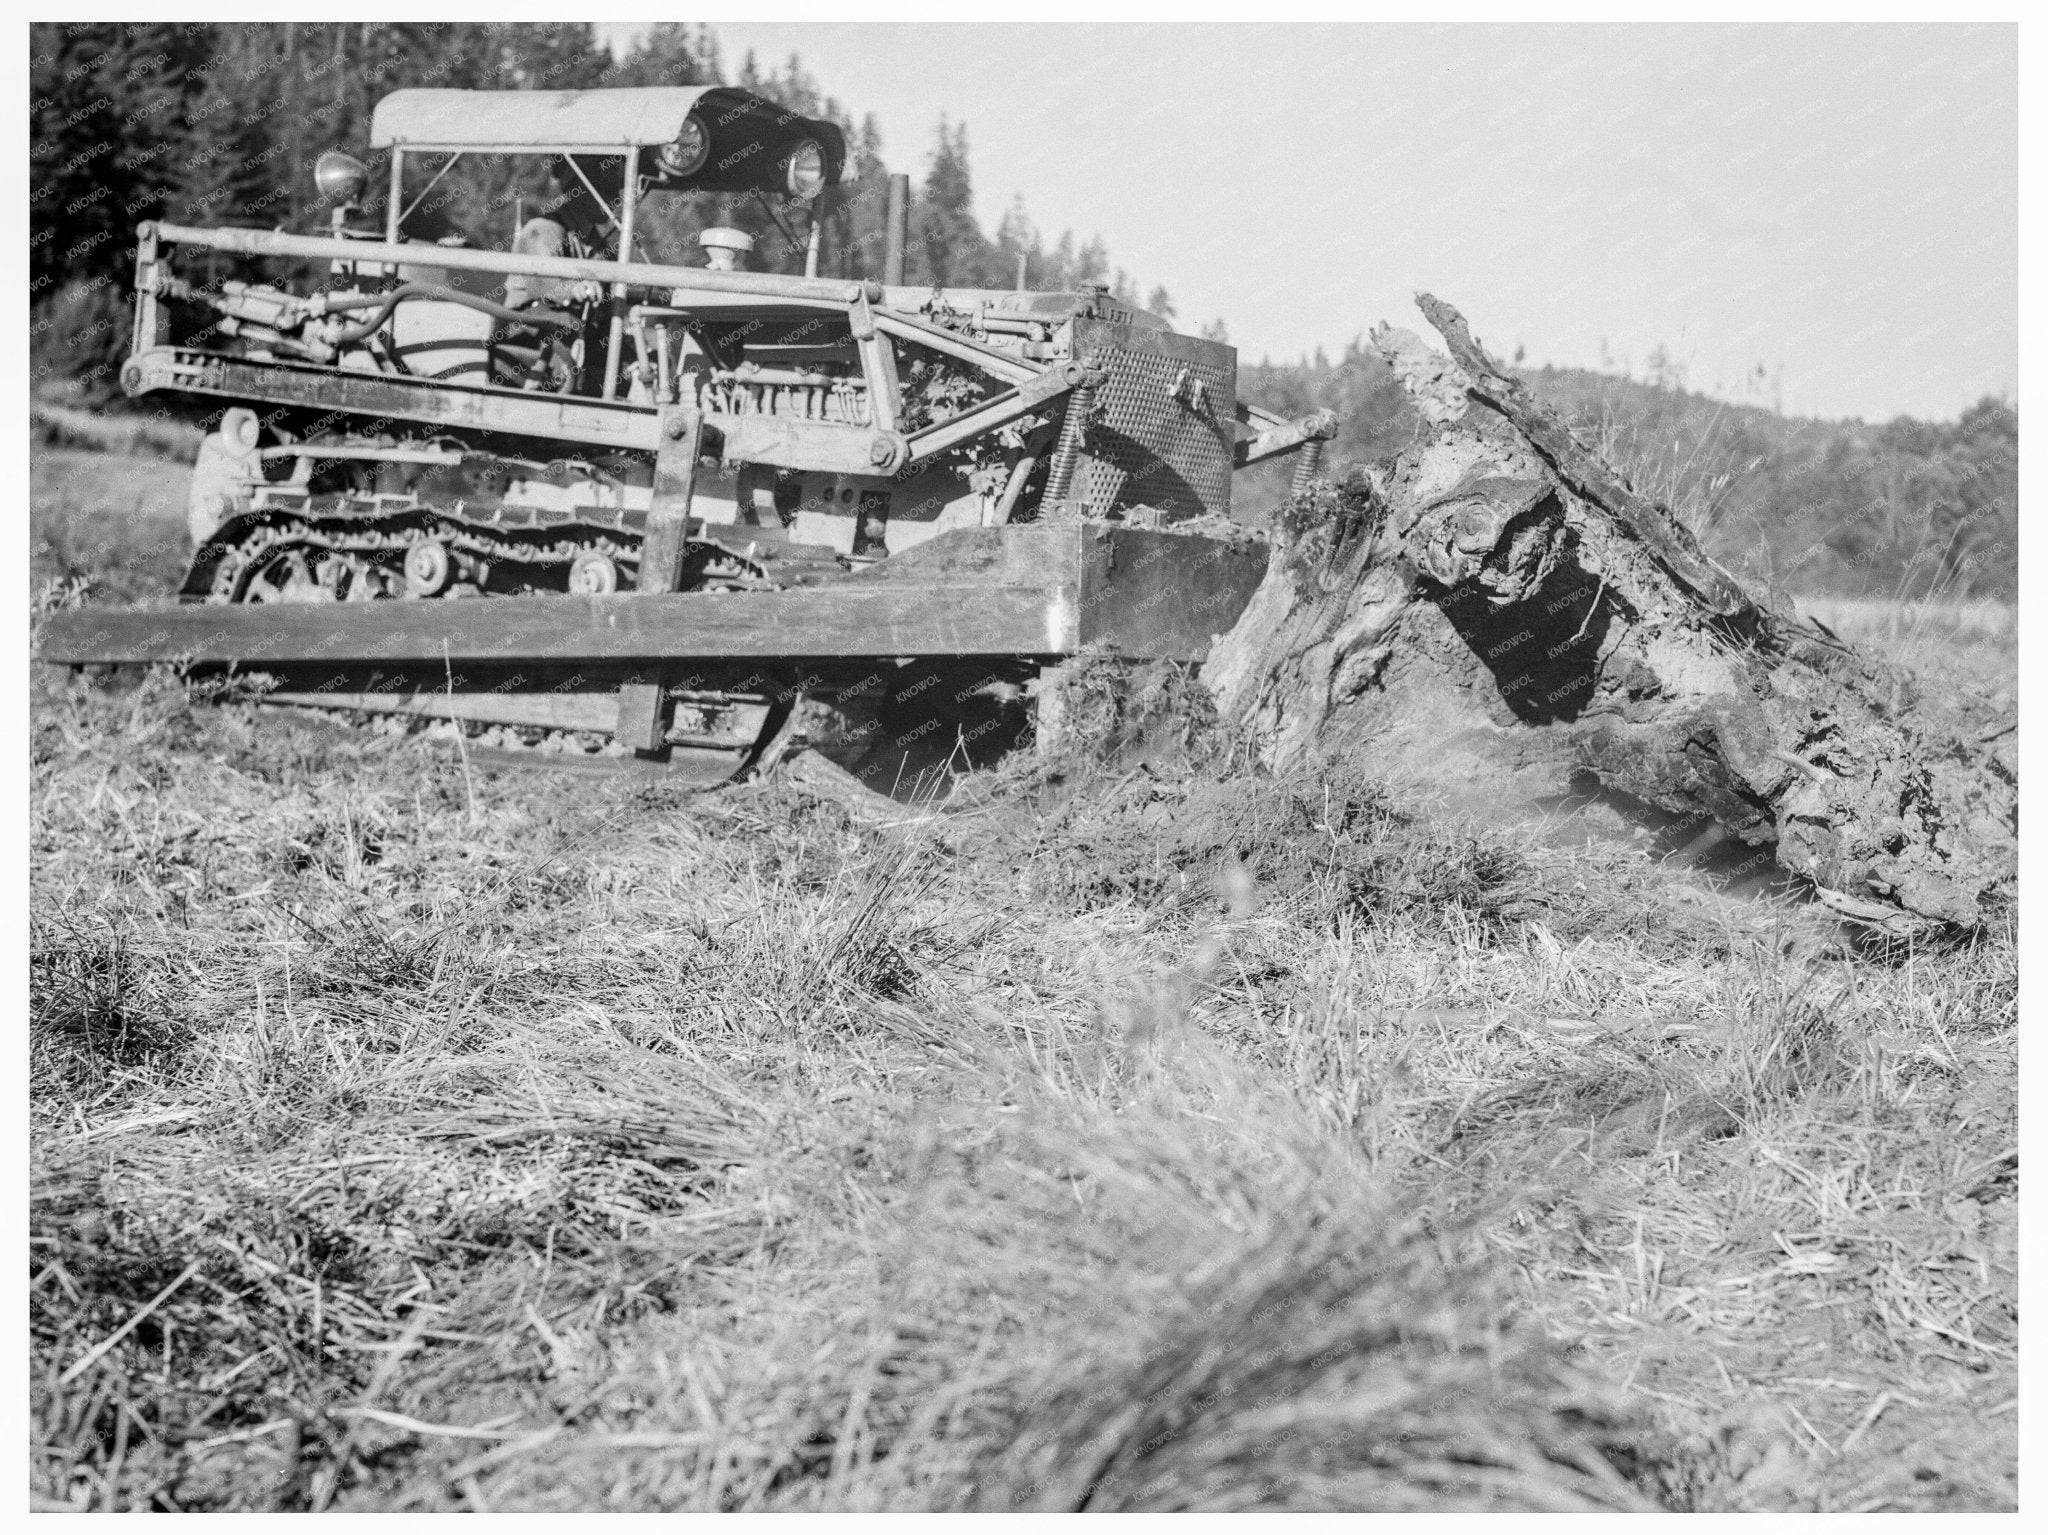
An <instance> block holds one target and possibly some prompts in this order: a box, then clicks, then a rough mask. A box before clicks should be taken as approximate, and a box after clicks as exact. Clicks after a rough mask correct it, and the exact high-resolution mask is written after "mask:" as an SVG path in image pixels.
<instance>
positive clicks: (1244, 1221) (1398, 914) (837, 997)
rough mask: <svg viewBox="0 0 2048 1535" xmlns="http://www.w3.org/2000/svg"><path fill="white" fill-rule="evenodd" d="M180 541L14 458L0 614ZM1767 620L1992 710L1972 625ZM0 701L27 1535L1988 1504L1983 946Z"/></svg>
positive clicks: (1306, 829) (1126, 764) (1138, 791)
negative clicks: (26, 1008)
mask: <svg viewBox="0 0 2048 1535" xmlns="http://www.w3.org/2000/svg"><path fill="white" fill-rule="evenodd" d="M180 476H181V471H180V470H179V469H178V468H177V467H176V466H174V465H171V464H166V463H159V462H155V461H150V460H139V459H137V460H128V459H117V458H111V457H99V456H95V455H92V454H88V453H84V452H78V451H71V450H63V449H48V448H46V449H43V450H39V457H38V462H37V468H36V485H35V496H34V505H33V509H32V517H33V525H32V539H33V541H34V544H35V556H34V560H33V564H32V571H31V594H32V596H37V597H39V598H40V599H41V600H44V601H55V600H60V599H61V598H62V597H64V595H65V594H67V593H68V594H70V595H72V596H77V595H79V594H81V593H83V594H84V596H85V597H86V598H87V600H94V601H100V600H122V599H125V598H128V597H132V596H136V595H141V594H145V593H148V592H151V591H159V592H160V591H162V590H165V589H166V588H167V587H168V586H169V585H170V584H172V583H174V582H175V579H176V575H177V571H178V568H179V561H180V559H181V558H182V554H183V532H182V526H181V521H180V519H181V517H182V492H181V491H180V490H179V489H178V486H179V483H180ZM1819 611H1820V616H1821V617H1822V618H1823V619H1824V620H1825V621H1827V622H1829V623H1831V624H1834V625H1836V626H1837V627H1838V628H1839V629H1841V630H1842V632H1844V633H1845V634H1849V635H1850V637H1852V638H1859V639H1865V640H1868V641H1870V642H1872V643H1875V644H1877V645H1879V646H1880V648H1888V649H1890V650H1892V652H1893V653H1894V654H1897V655H1899V656H1901V657H1902V658H1904V659H1905V660H1907V661H1908V662H1909V663H1910V664H1912V665H1913V666H1915V667H1916V668H1918V669H1920V670H1921V671H1922V673H1923V674H1924V676H1925V677H1926V678H1927V679H1928V680H1929V682H1930V683H1931V684H1932V685H1931V686H1930V687H1929V689H1928V692H1929V696H1930V697H1934V698H1937V699H1939V698H1952V697H1955V696H1957V695H1959V694H1962V693H1964V692H1969V693H1970V694H1971V695H1972V696H1973V697H1975V698H1976V699H1978V700H1980V701H1984V702H1988V703H1991V704H1996V705H2001V706H2004V707H2009V705H2010V699H2011V697H2012V692H2013V687H2014V676H2015V671H2014V660H2013V645H2014V638H2013V635H2014V628H2013V624H2012V621H2011V617H2010V613H2009V611H2007V612H2005V613H2004V614H2003V615H2002V616H2001V615H2000V614H1999V613H1998V612H1996V611H1992V610H1987V611H1986V613H1985V614H1983V615H1978V616H1976V617H1971V616H1969V615H1950V614H1943V613H1939V612H1929V611H1928V610H1924V609H1921V610H1913V611H1911V612H1904V613H1900V614H1897V615H1894V614H1892V613H1890V612H1880V611H1875V610H1872V611H1863V610H1861V609H1858V610H1856V611H1850V610H1848V609H1847V608H1838V609H1836V610H1827V609H1820V610H1819ZM33 689H34V691H33V713H32V726H33V734H32V743H31V763H32V776H31V807H30V811H31V852H32V866H31V885H32V913H31V934H30V944H31V1036H30V1054H31V1072H32V1077H31V1081H32V1104H31V1134H32V1172H31V1176H32V1188H31V1221H32V1233H31V1242H32V1246H31V1258H30V1278H31V1327H32V1340H33V1341H32V1379H31V1401H32V1423H33V1444H32V1446H31V1456H32V1459H31V1480H32V1489H33V1494H34V1497H35V1499H36V1501H37V1504H38V1506H42V1507H56V1506H67V1507H73V1508H96V1509H113V1508H124V1509H125V1508H148V1507H155V1508H184V1509H194V1508H279V1509H286V1508H289V1509H298V1508H330V1507H331V1508H356V1509H402V1508H410V1509H453V1508H462V1507H469V1508H476V1509H509V1508H531V1509H570V1508H607V1509H610V1508H618V1509H655V1508H698V1509H712V1508H718V1509H828V1508H830V1509H845V1508H863V1509H904V1508H968V1507H982V1508H1017V1507H1034V1508H1041V1507H1042V1508H1069V1509H1071V1508H1079V1507H1087V1508H1096V1509H1113V1508H1164V1507H1204V1508H1218V1509H1229V1508H1252V1507H1298V1508H1442V1507H1485V1506H1507V1507H1538V1508H1559V1509H1564V1508H1580V1507H1592V1506H1606V1507H1642V1506H1663V1507H1672V1508H1682V1509H1700V1510H1720V1509H1795V1508H1805V1509H1897V1510H1928V1509H1937V1508H1939V1509H1985V1508H2011V1507H2014V1506H2016V1501H2017V1488H2018V1482H2017V1411H2016V1404H2017V1393H2018V1367H2017V1306H2018V1299H2017V1298H2018V1288H2017V1284H2018V1280H2017V1183H2018V1158H2017V1128H2016V1124H2017V1109H2016V1094H2015V1083H2016V1075H2015V1061H2016V997H2017V985H2018V960H2017V953H2016V947H2015V943H2014V939H2013V935H2012V934H2011V933H1994V934H1992V935H1990V936H1988V937H1986V938H1984V939H1983V940H1981V941H1980V942H1979V943H1977V944H1976V945H1975V946H1974V947H1972V948H1970V949H1967V950H1964V951H1947V952H1922V953H1900V952H1896V951H1891V952H1875V951H1870V950H1866V949H1864V948H1862V947H1859V946H1858V945H1857V944H1856V943H1855V942H1854V941H1852V940H1851V938H1850V936H1849V935H1848V934H1846V933H1845V932H1844V930H1842V929H1841V928H1840V927H1838V926H1836V925H1835V924H1833V923H1832V922H1830V921H1828V920H1826V919H1825V918H1824V916H1823V914H1822V913H1821V912H1820V911H1819V909H1818V908H1816V907H1813V906H1811V905H1808V904H1806V903H1804V902H1802V901H1800V900H1799V899H1798V897H1797V895H1796V892H1790V891H1786V890H1784V889H1782V887H1778V886H1774V885H1768V886H1764V887H1763V888H1762V890H1761V893H1756V888H1755V887H1757V886H1758V882H1757V881H1754V880H1751V881H1747V882H1744V883H1743V884H1741V885H1740V886H1737V885H1731V884H1726V883H1724V882H1723V881H1721V880H1718V879H1717V878H1715V877H1714V876H1713V875H1712V874H1711V873H1710V872H1709V871H1707V870H1704V869H1702V868H1699V867H1695V866H1694V865H1692V864H1691V863H1690V862H1688V860H1687V857H1686V856H1685V854H1683V853H1682V852H1672V851H1669V850H1667V849H1665V848H1663V847H1662V846H1661V845H1659V844H1658V843H1656V841H1655V840H1654V839H1651V838H1643V837H1636V838H1631V837H1629V836H1628V835H1626V834H1625V831H1623V830H1616V829H1614V828H1612V827H1609V826H1607V825H1606V823H1596V822H1592V821H1587V820H1584V819H1583V818H1582V819H1580V820H1574V821H1564V820H1560V819H1557V818H1552V819H1549V820H1542V819H1527V818H1521V819H1517V818H1514V817H1510V816H1507V815H1495V816H1493V817H1491V818H1487V819H1480V818H1476V817H1475V815H1474V814H1473V813H1472V812H1471V811H1469V810H1463V811H1460V812H1457V813H1454V812H1453V811H1452V810H1451V809H1450V808H1448V807H1447V806H1446V805H1445V804H1444V803H1443V802H1442V801H1441V800H1439V799H1435V798H1432V796H1431V795H1430V794H1429V792H1428V791H1427V789H1426V787H1418V786H1416V785H1413V784H1388V783H1385V782H1382V781H1380V780H1379V779H1378V778H1376V777H1375V774H1374V770H1373V764H1372V763H1371V762H1369V761H1362V762H1349V763H1342V764H1330V765H1327V766H1326V767H1325V768H1323V769H1322V770H1319V771H1317V772H1315V773H1313V774H1303V775H1301V776H1298V777H1294V778H1288V779H1275V778H1272V777H1265V776H1252V775H1248V774H1243V773H1235V772H1230V771H1226V770H1224V769H1222V768H1218V767H1215V766H1209V767H1202V766H1191V765H1189V764H1188V763H1187V762H1185V761H1184V760H1182V759H1180V758H1179V757H1173V756H1162V757H1159V758H1156V759H1154V760H1151V761H1149V762H1146V763H1139V762H1136V761H1132V760H1119V761H1116V762H1094V761H1068V762H1062V763H1048V762H1041V761H1039V760H1037V759H1031V758H1026V759H1022V760H1017V761H1014V762H1012V763H1010V764H1008V765H1006V766H1005V767H1003V768H1001V769H999V770H997V771H994V772H989V773H982V774H976V775H970V776H968V777H966V778H964V779H962V780H961V781H960V782H959V783H958V784H957V785H956V786H955V787H954V790H953V792H952V794H951V795H950V796H949V797H947V798H945V799H943V800H930V801H925V802H922V803H903V802H899V801H897V800H890V799H883V798H881V797H879V796H873V795H869V794H867V793H865V792H864V791H862V790H860V789H858V788H856V787H854V786H853V785H852V784H851V783H850V782H848V781H847V780H845V779H844V778H843V776H840V775H836V774H835V773H834V772H833V771H831V770H829V769H826V768H823V767H820V766H817V765H804V764H801V763H800V764H798V765H796V766H795V767H793V768H792V769H790V770H789V771H786V772H784V773H783V774H781V775H779V776H777V777H774V778H771V779H770V780H768V781H765V782H760V783H756V784H752V785H747V786H743V787H740V788H736V789H730V790H726V791H722V792H719V793H715V794H711V795H689V794H684V793H681V792H678V791H675V790H673V789H670V788H667V787H665V786H664V785H663V784H661V783H660V782H659V781H658V780H653V779H646V778H636V777H632V776H625V775H621V776H595V775H575V776H572V775H569V774H565V773H542V772H538V771H534V770H528V769H518V770H507V769H498V768H487V767H485V766H483V765H482V764H480V763H477V762H473V761H471V760H470V759H469V758H468V757H466V756H465V755H464V754H463V753H462V752H461V751H460V750H459V749H458V748H457V747H455V746H454V745H453V744H451V743H450V742H447V741H441V740H435V739H430V738H426V737H421V736H409V737H405V736H391V735H371V734H356V733H350V732H347V731H344V730H340V729H337V728H334V727H332V726H329V725H325V724H321V723H315V722H307V721H293V720H283V719H279V718H277V717H274V716H270V715H261V714H259V713H258V712H257V711H256V710H254V709H253V708H251V707H250V706H248V705H240V704H231V705H226V706H216V705H212V704H209V703H207V702H205V701H204V700H203V699H195V698H192V697H189V696H188V695H187V692H186V690H185V689H184V688H183V687H182V686H181V685H180V684H179V683H178V682H177V681H176V679H175V678H172V677H169V676H166V675H162V674H156V675H151V676H147V677H142V678H134V677H127V678H119V679H115V680H114V681H112V682H110V683H103V684H97V685H96V684H93V683H91V682H88V681H86V680H84V679H72V678H69V677H65V676H56V675H51V674H49V673H47V672H46V671H45V670H43V669H38V671H37V675H36V678H35V681H34V684H33ZM1738 890H1742V891H1749V892H1751V893H1738Z"/></svg>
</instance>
